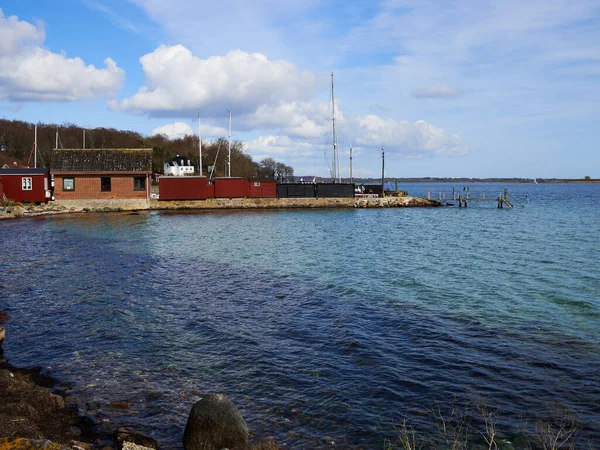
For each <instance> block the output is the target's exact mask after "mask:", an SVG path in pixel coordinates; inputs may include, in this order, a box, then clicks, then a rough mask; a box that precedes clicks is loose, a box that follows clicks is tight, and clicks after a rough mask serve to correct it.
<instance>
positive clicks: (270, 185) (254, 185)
mask: <svg viewBox="0 0 600 450" xmlns="http://www.w3.org/2000/svg"><path fill="white" fill-rule="evenodd" d="M248 186H249V190H248V197H252V198H276V197H277V181H276V180H258V179H256V180H250V181H249V182H248Z"/></svg>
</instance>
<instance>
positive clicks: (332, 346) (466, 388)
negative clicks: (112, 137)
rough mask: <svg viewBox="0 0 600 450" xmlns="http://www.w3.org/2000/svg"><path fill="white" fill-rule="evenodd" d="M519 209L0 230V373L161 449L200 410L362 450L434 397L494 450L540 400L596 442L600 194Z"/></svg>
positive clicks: (196, 217)
mask: <svg viewBox="0 0 600 450" xmlns="http://www.w3.org/2000/svg"><path fill="white" fill-rule="evenodd" d="M400 188H401V189H402V188H403V187H402V186H401V187H400ZM419 188H421V187H419ZM524 188H525V187H519V186H516V187H514V189H517V190H518V189H524ZM527 189H529V190H530V191H531V190H532V189H533V190H534V191H535V192H530V197H531V198H532V202H531V203H530V204H529V205H528V207H527V208H525V209H522V208H520V209H514V210H506V209H504V210H497V209H495V208H490V207H485V206H476V205H473V206H470V207H469V208H467V209H458V208H445V209H398V210H396V209H389V210H387V209H386V210H382V209H377V210H339V211H264V212H260V211H253V212H235V213H233V212H229V213H227V212H225V213H224V212H219V213H206V212H205V213H197V214H193V213H176V214H172V213H168V214H164V213H146V214H141V215H129V214H105V215H96V214H89V215H82V216H73V217H54V218H47V219H34V220H21V221H11V222H10V223H8V222H6V221H5V222H2V223H0V241H1V244H2V245H1V247H2V249H3V250H2V253H1V254H0V267H2V270H1V271H0V285H2V286H4V287H2V288H0V299H1V302H0V309H8V310H9V311H10V313H11V315H12V316H13V317H14V319H13V320H12V321H11V322H9V324H8V325H7V327H8V328H9V330H8V332H9V336H10V340H9V341H7V343H6V344H5V346H6V347H7V352H6V353H7V357H8V358H9V359H10V360H11V362H13V363H15V364H20V365H36V364H41V365H43V366H45V367H49V368H50V369H49V370H50V371H51V372H52V373H53V374H54V375H55V376H57V377H58V378H60V379H63V380H68V381H70V382H72V384H73V391H74V392H73V394H74V395H75V396H77V397H79V398H80V399H81V402H82V409H84V410H85V409H86V408H85V406H84V405H86V403H88V410H87V413H88V414H90V415H91V416H93V417H95V418H96V419H102V418H108V419H109V420H110V422H109V424H110V426H112V425H113V424H116V423H118V424H131V425H133V426H135V427H136V428H138V429H140V430H141V431H145V432H147V433H149V434H151V435H153V436H155V437H156V438H157V439H158V440H159V442H161V443H163V445H164V446H165V447H168V448H180V446H181V443H180V442H181V435H182V430H183V427H184V426H185V421H186V419H187V414H188V412H189V410H190V408H191V406H192V404H193V402H194V401H195V400H196V399H197V397H198V396H199V395H201V394H202V393H206V392H222V393H226V394H227V395H229V396H230V397H231V398H232V399H233V400H234V402H235V403H236V405H238V407H239V408H240V410H241V412H242V414H243V415H244V417H245V418H246V419H247V421H248V423H249V425H250V428H251V430H252V431H253V433H254V434H255V435H256V436H257V437H261V438H266V437H269V436H273V437H275V439H276V440H278V441H280V442H286V443H288V445H289V446H292V447H318V446H321V445H322V446H327V445H330V444H327V442H328V441H335V442H336V444H337V445H339V446H342V447H368V448H382V446H383V442H384V439H385V438H393V437H394V436H395V434H396V432H395V428H396V427H397V425H398V424H399V423H400V422H401V420H402V419H403V418H408V419H409V420H410V421H411V423H413V424H414V425H415V427H417V428H420V429H423V430H426V431H427V430H430V427H431V425H432V418H431V417H429V416H427V414H426V411H427V409H428V407H430V406H431V405H432V404H433V402H435V401H442V402H446V401H448V400H449V399H451V398H453V397H455V398H457V399H458V400H459V401H468V400H469V399H472V398H474V397H485V398H487V401H488V402H489V403H490V404H491V405H493V406H494V407H497V408H499V409H500V411H501V414H502V415H501V418H500V419H499V423H500V424H501V425H502V427H503V429H504V430H505V433H506V434H509V435H514V434H518V433H519V432H520V430H521V428H520V426H521V425H520V418H521V416H522V413H523V412H531V413H535V412H539V413H540V414H541V413H542V412H543V411H545V410H546V407H547V405H548V403H549V402H551V401H555V400H556V401H560V402H561V403H563V404H566V405H569V406H571V407H573V408H575V409H576V410H577V411H578V412H579V414H580V415H581V421H582V424H583V430H582V432H581V434H580V436H581V439H582V440H590V441H591V442H600V434H599V433H600V432H599V430H598V427H597V426H596V424H597V423H598V421H599V420H600V411H599V409H598V406H597V405H598V404H600V383H599V382H598V375H597V374H598V373H600V300H599V298H600V296H599V293H600V281H599V280H600V269H599V268H598V264H597V262H598V261H599V260H600V255H599V252H600V233H599V231H600V229H599V228H600V226H599V225H598V221H597V213H596V210H595V207H596V205H597V204H598V200H600V198H599V197H600V187H596V186H589V185H584V186H542V185H537V186H528V187H527ZM408 190H409V191H410V192H414V191H415V188H414V187H408ZM115 401H119V402H126V403H127V404H129V405H130V407H129V409H115V408H111V407H110V403H111V402H115ZM90 405H91V406H90Z"/></svg>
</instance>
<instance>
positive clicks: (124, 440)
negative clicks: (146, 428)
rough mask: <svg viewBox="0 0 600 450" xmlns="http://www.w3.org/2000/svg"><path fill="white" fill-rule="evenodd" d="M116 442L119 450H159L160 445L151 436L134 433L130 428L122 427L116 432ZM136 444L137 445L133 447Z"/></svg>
mask: <svg viewBox="0 0 600 450" xmlns="http://www.w3.org/2000/svg"><path fill="white" fill-rule="evenodd" d="M115 442H116V443H117V449H118V450H122V449H140V448H150V449H158V448H160V445H158V442H156V441H155V440H154V439H153V438H151V437H150V436H148V435H146V434H144V433H139V432H137V431H133V430H132V429H130V428H126V427H121V428H117V431H115ZM132 444H135V445H132Z"/></svg>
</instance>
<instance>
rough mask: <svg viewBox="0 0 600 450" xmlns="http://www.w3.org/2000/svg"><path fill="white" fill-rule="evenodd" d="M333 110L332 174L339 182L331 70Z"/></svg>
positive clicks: (334, 179) (333, 101) (332, 103)
mask: <svg viewBox="0 0 600 450" xmlns="http://www.w3.org/2000/svg"><path fill="white" fill-rule="evenodd" d="M331 112H332V122H333V170H332V171H331V175H332V178H333V182H334V183H337V182H338V177H339V173H338V172H339V165H340V162H339V161H338V159H339V158H338V148H337V134H336V132H335V96H334V93H333V72H331Z"/></svg>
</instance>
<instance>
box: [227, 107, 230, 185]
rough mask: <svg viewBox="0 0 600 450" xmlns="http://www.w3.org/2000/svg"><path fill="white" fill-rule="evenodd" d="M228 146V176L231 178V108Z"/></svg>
mask: <svg viewBox="0 0 600 450" xmlns="http://www.w3.org/2000/svg"><path fill="white" fill-rule="evenodd" d="M228 141H229V142H228V148H227V178H231V110H229V139H228Z"/></svg>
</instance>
